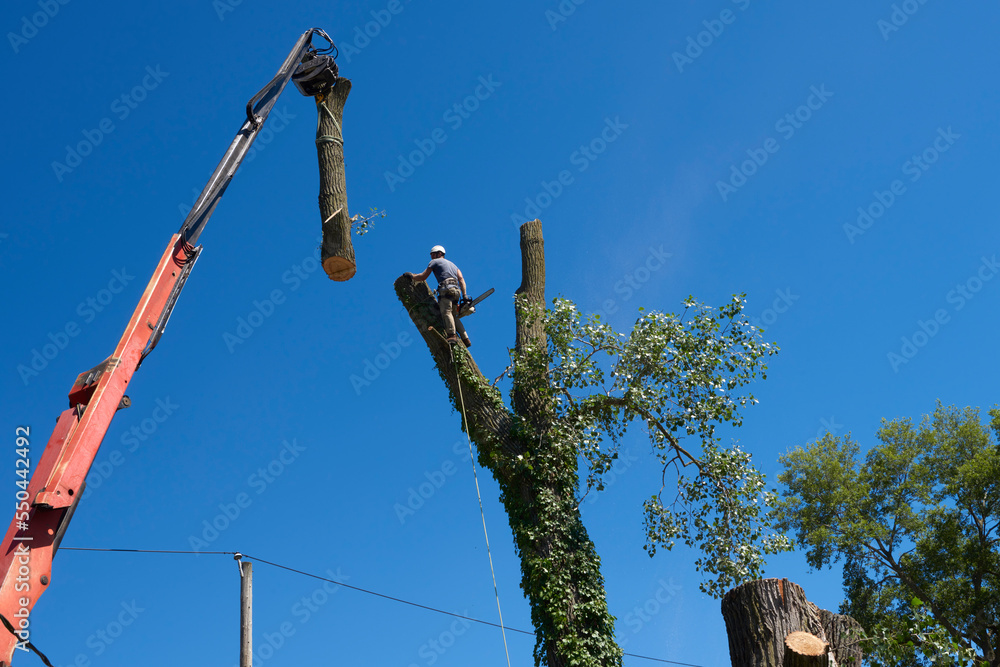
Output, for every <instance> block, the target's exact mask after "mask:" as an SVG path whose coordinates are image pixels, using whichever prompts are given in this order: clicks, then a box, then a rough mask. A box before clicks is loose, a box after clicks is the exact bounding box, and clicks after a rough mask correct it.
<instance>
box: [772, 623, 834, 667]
mask: <svg viewBox="0 0 1000 667" xmlns="http://www.w3.org/2000/svg"><path fill="white" fill-rule="evenodd" d="M831 656H832V654H831V653H830V645H829V644H827V643H826V642H825V641H823V640H822V639H820V638H819V637H817V636H816V635H813V634H810V633H808V632H801V631H796V632H789V633H788V635H787V636H786V637H785V662H784V667H830V665H831V664H832V665H836V663H835V662H831Z"/></svg>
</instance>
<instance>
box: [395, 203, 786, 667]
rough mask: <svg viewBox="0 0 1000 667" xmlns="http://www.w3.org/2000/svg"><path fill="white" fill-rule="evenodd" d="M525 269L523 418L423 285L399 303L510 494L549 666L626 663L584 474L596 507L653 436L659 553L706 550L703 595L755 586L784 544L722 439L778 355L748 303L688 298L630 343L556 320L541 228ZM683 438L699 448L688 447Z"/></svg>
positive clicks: (520, 364) (518, 371)
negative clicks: (620, 468) (590, 524)
mask: <svg viewBox="0 0 1000 667" xmlns="http://www.w3.org/2000/svg"><path fill="white" fill-rule="evenodd" d="M521 256H522V263H521V266H522V283H521V286H520V287H519V288H518V290H517V293H516V295H515V316H516V323H515V346H514V348H513V350H512V351H511V356H512V365H511V367H510V368H509V369H508V370H509V371H510V376H511V407H508V406H507V405H506V404H505V403H504V401H503V398H502V396H501V393H500V391H499V390H498V389H496V388H495V387H494V386H493V385H492V384H491V383H490V382H489V381H488V380H487V379H486V378H485V377H484V376H483V374H482V373H481V372H480V371H479V368H478V367H477V366H476V364H475V361H474V360H473V359H472V356H471V355H470V354H469V353H468V351H467V350H465V349H464V348H462V347H461V346H456V347H450V346H449V345H448V344H447V343H446V342H445V339H444V337H443V335H441V333H439V332H441V331H443V327H442V324H441V320H440V316H439V314H438V308H437V305H436V303H435V301H434V298H433V296H432V294H431V292H430V290H429V288H428V287H427V285H426V283H422V282H420V283H415V282H413V280H412V275H411V274H404V275H403V276H401V277H400V278H398V279H397V280H396V282H395V289H396V293H397V295H398V296H399V299H400V301H401V302H402V303H403V305H404V306H405V307H406V309H407V312H408V313H409V314H410V317H411V318H412V319H413V322H414V324H415V325H416V326H417V329H418V330H419V331H420V333H421V335H422V336H423V339H424V341H425V342H426V343H427V346H428V349H429V350H430V352H431V354H432V355H433V357H434V361H435V364H436V366H437V369H438V371H439V372H440V374H441V377H442V379H443V380H444V381H445V383H446V384H447V386H448V389H449V392H450V395H451V400H452V403H453V405H454V406H455V409H456V410H461V409H462V407H463V406H464V411H465V415H466V417H467V419H468V421H467V423H465V424H463V427H464V428H465V429H466V430H467V432H468V433H469V435H470V437H471V439H472V441H473V442H474V443H475V444H476V446H477V449H478V460H479V462H480V464H481V465H482V466H483V467H485V468H488V469H489V470H490V471H491V472H492V473H493V476H494V478H495V479H496V480H497V482H498V483H499V485H500V492H501V498H500V499H501V502H502V503H503V504H504V507H505V509H506V511H507V515H508V519H509V521H510V526H511V530H512V531H513V535H514V542H515V548H516V550H517V553H518V554H519V556H520V558H521V572H522V579H521V588H522V590H523V591H524V593H525V595H526V596H527V598H528V601H529V603H530V605H531V614H532V622H533V624H534V626H535V631H536V644H535V662H536V664H543V663H544V664H546V665H549V666H552V667H554V666H562V665H581V666H593V667H598V666H600V667H609V666H611V665H620V664H621V655H622V652H621V649H620V648H619V647H618V645H617V644H616V643H615V640H614V618H613V617H612V616H611V614H610V613H609V611H608V609H607V603H606V599H605V593H604V581H603V577H602V576H601V571H600V559H599V557H598V556H597V553H596V550H595V548H594V544H593V542H592V541H591V540H590V537H589V536H588V534H587V530H586V528H585V527H584V525H583V522H582V520H581V517H580V510H579V506H580V501H581V499H582V495H581V493H580V487H581V473H582V474H583V480H584V482H583V485H584V487H585V489H584V494H585V493H586V492H587V491H589V490H591V489H595V490H600V489H602V488H603V482H602V480H603V477H604V475H605V474H606V473H607V472H608V471H609V470H610V468H611V466H612V464H613V462H614V460H615V459H616V458H617V456H618V449H619V443H620V440H621V438H622V437H623V436H624V435H625V433H626V431H627V429H628V427H629V426H630V425H632V424H634V423H637V422H638V423H640V424H642V425H643V426H644V427H645V429H646V430H647V433H648V436H649V442H650V444H651V446H652V449H653V451H654V452H655V454H656V456H657V457H658V459H659V462H660V464H661V465H662V468H663V486H662V487H661V488H660V489H658V490H657V491H656V492H655V493H653V494H651V496H650V498H649V499H648V500H647V501H646V502H645V507H644V511H645V517H646V548H647V550H648V551H649V553H650V555H652V554H653V553H655V551H656V549H657V548H658V547H666V548H670V547H671V546H672V545H673V543H674V540H675V539H678V538H680V539H682V540H684V542H686V543H687V544H689V545H692V546H697V547H700V548H701V549H702V551H703V555H702V557H701V558H700V559H699V560H698V562H697V565H698V567H699V569H701V570H702V571H704V572H705V573H706V574H707V575H709V576H708V578H707V581H706V582H705V583H704V584H703V590H706V591H708V592H710V593H713V594H715V595H721V594H722V592H724V591H725V590H726V589H727V588H729V587H730V586H731V585H733V584H734V583H739V582H740V581H743V580H747V579H752V578H755V577H757V576H758V573H759V571H760V568H761V566H762V564H763V555H764V554H765V553H769V552H773V551H774V550H776V549H778V548H781V547H782V546H783V545H784V541H783V540H784V538H783V537H780V536H779V537H774V536H770V535H768V534H767V529H768V521H769V518H770V517H769V514H768V510H767V509H766V508H765V506H766V503H767V501H769V500H770V499H771V498H770V496H769V495H768V494H767V493H766V491H765V489H764V480H763V476H762V475H761V474H760V473H759V472H757V471H756V470H755V469H754V468H753V467H752V465H751V464H750V457H749V454H747V453H746V452H743V451H741V450H740V449H738V448H736V447H733V448H723V447H721V446H720V445H719V442H718V438H717V436H716V434H715V428H716V426H717V425H718V424H721V423H730V424H734V425H739V424H740V423H741V416H740V410H741V408H743V407H744V406H746V405H748V404H751V403H754V402H755V400H754V398H753V396H752V395H751V394H749V393H743V391H742V388H743V387H744V386H745V385H747V384H748V383H749V382H751V381H752V380H754V379H755V378H756V377H758V376H760V377H763V376H764V372H765V365H764V363H763V362H764V359H765V357H767V356H768V355H770V354H773V353H774V352H775V348H773V347H772V346H770V345H768V344H766V343H763V342H762V341H761V340H760V336H759V334H758V333H757V332H756V331H755V330H754V328H753V327H751V326H750V325H749V324H748V323H747V322H746V320H745V318H744V317H743V304H744V299H743V298H742V297H735V298H734V299H733V300H732V301H731V302H730V303H729V304H727V305H725V306H723V307H722V308H721V309H719V310H713V309H712V308H708V307H706V306H703V305H700V304H698V303H696V302H695V301H694V300H692V299H689V300H688V301H687V302H686V303H685V304H684V305H685V310H684V312H682V313H681V314H680V315H674V314H666V313H659V312H651V313H647V314H643V315H642V316H641V317H640V318H639V319H638V321H637V322H636V324H635V326H634V328H633V330H632V332H631V334H630V335H628V336H626V335H624V334H620V333H617V332H615V331H614V330H613V329H612V328H611V327H610V326H608V325H607V324H604V323H602V322H601V321H600V319H599V318H598V317H597V316H590V317H585V316H583V315H581V313H580V312H579V311H578V310H577V309H576V307H575V306H574V305H573V304H572V303H571V302H569V301H567V300H564V299H556V300H555V301H554V302H553V307H552V309H551V310H546V308H545V256H544V247H543V240H542V227H541V223H540V222H539V221H537V220H535V221H532V222H528V223H525V224H524V225H522V226H521ZM685 436H689V437H690V438H692V439H693V440H694V442H693V444H687V443H685V446H682V445H681V439H682V438H684V437H685ZM580 465H582V466H583V467H584V470H583V471H581V470H580V469H579V466H580ZM670 475H674V476H675V480H670V479H669V476H670ZM664 492H666V493H668V495H669V496H670V497H669V499H668V500H666V501H665V500H664V497H663V495H662V494H663V493H664Z"/></svg>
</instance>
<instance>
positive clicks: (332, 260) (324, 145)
mask: <svg viewBox="0 0 1000 667" xmlns="http://www.w3.org/2000/svg"><path fill="white" fill-rule="evenodd" d="M350 92H351V82H350V80H349V79H337V83H336V84H335V85H334V86H333V88H332V89H328V90H326V91H324V92H323V93H320V94H319V95H317V96H316V111H317V113H318V114H319V123H318V124H317V126H316V153H317V154H318V156H319V211H320V216H321V220H322V221H323V250H322V254H321V261H322V262H323V270H324V271H326V275H328V276H329V277H330V280H337V281H345V280H350V279H351V278H352V277H354V274H355V272H357V263H356V262H355V261H354V245H353V244H352V243H351V217H350V215H349V214H348V212H347V178H346V174H345V170H344V132H343V127H344V104H346V103H347V96H348V95H349V94H350Z"/></svg>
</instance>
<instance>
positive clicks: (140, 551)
mask: <svg viewBox="0 0 1000 667" xmlns="http://www.w3.org/2000/svg"><path fill="white" fill-rule="evenodd" d="M59 549H60V550H65V551H106V552H116V553H137V554H195V555H208V556H234V555H236V554H237V553H241V554H243V557H244V558H249V559H250V560H255V561H257V562H260V563H264V564H265V565H270V566H271V567H276V568H278V569H281V570H288V571H289V572H294V573H295V574H301V575H303V576H305V577H310V578H312V579H318V580H320V581H327V582H330V583H331V584H336V585H338V586H343V587H344V588H349V589H351V590H355V591H358V592H360V593H367V594H368V595H374V596H376V597H380V598H384V599H386V600H392V601H393V602H399V603H402V604H405V605H409V606H411V607H417V608H418V609H425V610H427V611H433V612H436V613H438V614H445V615H446V616H453V617H455V618H461V619H463V620H466V621H472V622H473V623H479V624H481V625H488V626H490V627H494V628H500V629H501V630H510V631H511V632H519V633H521V634H523V635H532V636H533V635H534V634H535V633H534V632H529V631H528V630H521V629H519V628H512V627H510V626H504V625H500V624H498V623H493V622H491V621H484V620H482V619H479V618H473V617H471V616H463V615H462V614H456V613H455V612H453V611H447V610H444V609H438V608H437V607H429V606H427V605H424V604H419V603H417V602H410V601H409V600H404V599H403V598H397V597H394V596H392V595H386V594H385V593H379V592H377V591H372V590H368V589H367V588H361V587H360V586H352V585H351V584H345V583H344V582H342V581H337V580H335V579H329V578H327V577H321V576H320V575H318V574H313V573H311V572H305V571H304V570H298V569H295V568H294V567H289V566H287V565H281V564H280V563H275V562H272V561H269V560H264V559H263V558H258V557H257V556H253V555H251V554H248V553H246V552H242V551H241V552H236V551H180V550H170V549H101V548H96V547H59ZM623 655H627V656H629V657H630V658H640V659H642V660H652V661H653V662H662V663H666V664H670V665H682V666H683V667H703V666H702V665H695V664H692V663H690V662H676V661H674V660H665V659H664V658H651V657H649V656H648V655H638V654H636V653H623Z"/></svg>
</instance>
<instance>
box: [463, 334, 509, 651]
mask: <svg viewBox="0 0 1000 667" xmlns="http://www.w3.org/2000/svg"><path fill="white" fill-rule="evenodd" d="M450 351H451V365H452V367H454V368H455V381H456V382H457V383H458V400H459V404H460V405H461V407H462V422H463V423H464V424H465V438H466V440H468V441H469V460H470V461H472V478H473V479H474V480H476V497H478V498H479V515H480V516H481V517H482V518H483V535H484V536H485V537H486V555H487V556H488V557H489V559H490V576H491V577H493V593H494V594H495V595H496V598H497V614H498V615H499V616H500V632H501V634H503V652H504V654H506V656H507V667H510V651H509V650H508V649H507V630H506V629H505V628H504V625H503V612H502V611H501V610H500V590H499V589H498V588H497V575H496V572H495V571H494V570H493V554H492V553H491V552H490V534H489V533H488V532H487V530H486V513H485V512H484V511H483V495H482V493H480V492H479V475H478V474H477V473H476V458H475V455H474V454H473V452H472V436H470V435H469V419H468V417H466V416H465V398H464V397H463V396H462V378H460V377H459V375H458V367H456V366H455V351H454V349H452V350H450Z"/></svg>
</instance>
